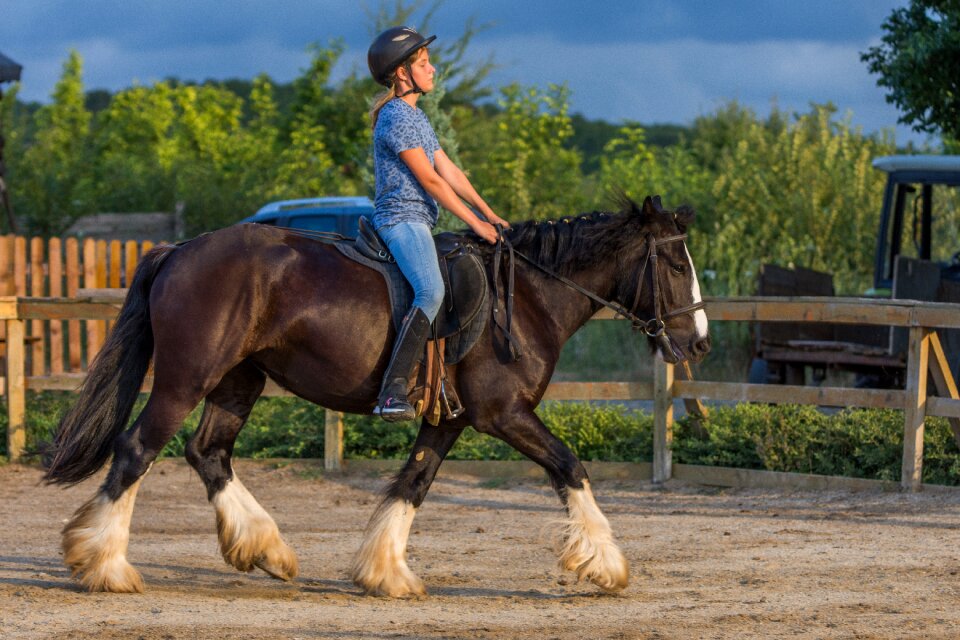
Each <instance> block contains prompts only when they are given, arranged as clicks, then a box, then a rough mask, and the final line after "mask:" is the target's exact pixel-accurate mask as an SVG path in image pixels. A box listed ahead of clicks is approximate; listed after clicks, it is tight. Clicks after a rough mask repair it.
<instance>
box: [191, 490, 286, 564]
mask: <svg viewBox="0 0 960 640" xmlns="http://www.w3.org/2000/svg"><path fill="white" fill-rule="evenodd" d="M210 501H211V502H212V503H213V508H214V510H215V511H216V514H217V534H218V537H219V539H220V552H221V553H222V554H223V559H224V560H225V561H226V562H227V564H230V565H233V566H234V567H236V568H237V569H239V570H240V571H253V569H254V567H259V568H261V569H263V570H264V571H266V572H267V573H269V574H270V575H271V576H273V577H274V578H278V579H280V580H292V579H293V578H295V577H296V576H297V573H298V571H299V566H298V562H297V556H296V554H295V553H294V552H293V550H292V549H291V548H290V547H289V546H288V545H287V543H286V542H284V540H283V538H282V537H281V536H280V530H279V529H278V528H277V523H276V522H274V520H273V518H271V517H270V514H269V513H267V512H266V511H265V510H264V508H263V507H261V506H260V503H259V502H257V500H256V498H254V497H253V495H251V493H250V492H249V491H247V488H246V487H245V486H243V483H242V482H240V480H239V478H237V477H236V475H234V476H233V477H232V478H231V479H230V480H228V481H227V484H226V485H225V486H224V488H223V489H222V490H220V491H218V492H217V493H216V494H214V496H213V498H211V499H210Z"/></svg>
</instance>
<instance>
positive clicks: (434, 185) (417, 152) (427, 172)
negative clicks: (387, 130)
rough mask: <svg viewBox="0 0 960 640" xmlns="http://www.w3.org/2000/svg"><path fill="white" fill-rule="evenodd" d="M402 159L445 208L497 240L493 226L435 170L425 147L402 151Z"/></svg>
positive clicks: (484, 236) (486, 237)
mask: <svg viewBox="0 0 960 640" xmlns="http://www.w3.org/2000/svg"><path fill="white" fill-rule="evenodd" d="M400 159H401V160H403V162H404V164H406V165H407V167H409V169H410V171H411V173H413V175H414V177H415V178H416V179H417V181H419V182H420V184H421V185H422V186H423V188H424V189H425V190H426V191H427V193H429V194H430V195H431V196H433V197H434V199H436V201H437V202H439V203H440V205H441V206H442V207H443V208H444V209H446V210H447V211H449V212H451V213H452V214H453V215H455V216H457V217H458V218H460V219H461V220H463V221H464V222H465V223H467V226H469V227H470V228H471V229H472V230H473V232H474V233H476V234H477V235H478V236H480V237H481V238H483V239H484V240H486V241H487V242H490V243H493V242H496V240H497V232H496V230H495V229H494V228H493V226H492V225H491V224H489V223H487V222H484V221H483V220H481V219H480V218H478V217H477V216H476V215H475V214H474V213H473V211H471V210H470V209H469V208H467V206H466V205H465V204H463V202H462V201H461V200H460V198H458V197H457V194H456V193H455V192H454V190H453V188H452V187H451V186H450V184H449V183H448V182H447V181H446V180H444V179H443V178H441V177H440V174H438V173H437V172H436V171H435V170H434V168H433V165H432V164H430V159H429V158H427V154H426V152H425V151H424V150H423V147H417V148H415V149H408V150H406V151H401V152H400ZM488 208H489V207H488Z"/></svg>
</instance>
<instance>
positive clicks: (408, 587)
mask: <svg viewBox="0 0 960 640" xmlns="http://www.w3.org/2000/svg"><path fill="white" fill-rule="evenodd" d="M353 583H354V584H355V585H357V586H358V587H360V588H361V589H363V592H364V594H366V595H368V596H383V597H386V598H406V597H411V596H425V595H427V589H426V587H424V586H423V581H422V580H421V579H420V578H419V577H418V576H417V574H415V573H414V572H413V571H411V570H410V569H409V568H407V567H403V568H402V569H400V570H398V571H396V572H395V573H393V574H391V575H379V576H360V575H356V574H354V576H353Z"/></svg>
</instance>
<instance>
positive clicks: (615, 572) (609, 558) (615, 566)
mask: <svg viewBox="0 0 960 640" xmlns="http://www.w3.org/2000/svg"><path fill="white" fill-rule="evenodd" d="M562 566H563V568H564V569H567V570H569V571H574V572H576V574H577V579H578V580H583V581H587V582H592V583H593V584H595V585H597V586H598V587H600V588H601V589H603V590H604V591H607V592H609V593H616V592H618V591H623V590H624V589H626V588H627V585H628V584H629V582H630V568H629V565H628V564H627V559H626V558H624V557H623V553H622V552H621V551H620V549H619V548H618V547H617V546H616V545H606V546H604V547H602V548H599V549H595V550H594V554H593V555H592V556H590V557H588V558H584V557H582V556H581V557H579V558H577V557H576V556H568V557H567V558H564V560H563V561H562Z"/></svg>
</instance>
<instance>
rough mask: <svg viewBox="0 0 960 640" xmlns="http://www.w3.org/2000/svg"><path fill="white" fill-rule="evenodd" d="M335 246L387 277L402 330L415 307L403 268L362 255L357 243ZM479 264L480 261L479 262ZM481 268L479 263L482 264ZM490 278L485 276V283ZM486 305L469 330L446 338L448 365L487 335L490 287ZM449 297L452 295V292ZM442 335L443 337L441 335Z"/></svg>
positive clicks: (485, 294)
mask: <svg viewBox="0 0 960 640" xmlns="http://www.w3.org/2000/svg"><path fill="white" fill-rule="evenodd" d="M334 246H336V247H337V250H338V251H340V253H342V254H343V255H344V256H346V257H347V258H349V259H351V260H353V261H354V262H357V263H359V264H362V265H364V266H366V267H369V268H371V269H373V270H375V271H377V272H378V273H380V274H381V275H382V276H383V279H384V281H385V282H386V284H387V292H388V294H389V296H390V308H391V311H392V313H391V315H392V318H393V326H394V328H395V329H397V330H399V329H400V325H401V324H403V316H404V314H406V312H407V310H408V309H409V308H410V305H412V304H413V298H414V294H413V288H412V287H411V286H410V284H409V283H408V282H407V279H406V278H404V277H403V274H402V273H401V272H400V268H399V267H397V265H396V264H395V263H389V262H382V261H380V260H373V259H371V258H369V257H367V256H366V255H364V254H363V253H361V252H360V251H358V250H357V247H356V245H355V244H354V243H353V242H336V243H334ZM471 258H473V259H477V258H476V256H471ZM477 260H478V259H477ZM478 264H480V263H479V260H478ZM479 268H480V269H481V271H482V270H483V267H482V265H481V266H480V267H479ZM444 280H445V282H446V281H448V276H447V274H444ZM485 280H486V277H485V276H484V281H485ZM481 294H482V302H481V304H480V306H479V309H478V310H477V311H476V313H475V314H474V315H473V317H472V318H465V319H464V320H465V321H466V324H465V326H463V327H461V328H460V330H459V331H453V332H452V333H449V334H448V335H447V336H445V337H446V347H445V349H444V357H443V361H444V363H445V364H456V363H457V362H460V360H462V359H463V357H464V356H465V355H467V353H469V351H470V349H471V348H472V347H473V345H474V344H476V342H477V340H478V339H479V338H480V335H481V334H482V333H483V329H484V326H486V323H487V319H488V318H489V317H490V311H491V308H492V296H491V295H490V294H489V291H487V289H486V287H484V290H483V291H482V292H481ZM448 296H449V292H448ZM448 305H449V299H448V297H445V298H444V306H445V307H447V306H448ZM440 313H441V314H443V313H444V310H443V309H441V311H440ZM441 335H442V334H441Z"/></svg>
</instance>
